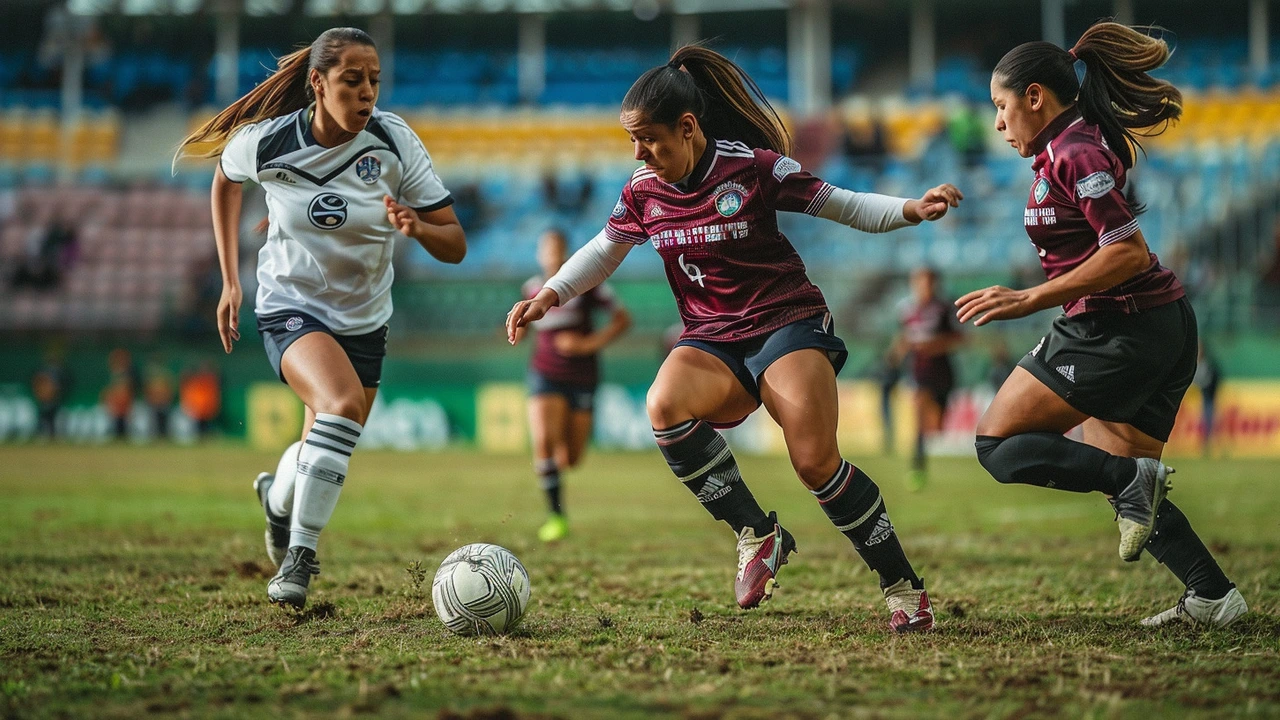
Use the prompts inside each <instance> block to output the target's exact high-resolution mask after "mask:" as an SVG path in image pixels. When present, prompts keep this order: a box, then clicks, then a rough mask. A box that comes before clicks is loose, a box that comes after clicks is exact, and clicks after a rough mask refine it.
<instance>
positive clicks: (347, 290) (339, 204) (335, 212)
mask: <svg viewBox="0 0 1280 720" xmlns="http://www.w3.org/2000/svg"><path fill="white" fill-rule="evenodd" d="M379 74H380V66H379V62H378V52H377V49H376V48H375V47H374V44H373V40H372V38H370V37H369V35H368V34H366V33H365V32H364V31H362V30H358V29H355V28H333V29H330V30H326V31H325V32H324V33H322V34H321V35H320V36H319V37H318V38H316V40H315V41H314V42H313V43H311V45H310V46H309V47H306V48H303V49H301V50H297V51H295V52H293V53H291V54H289V55H285V56H283V57H281V58H280V61H279V69H278V70H277V71H276V72H275V73H274V74H273V75H271V77H269V78H267V79H266V80H264V81H263V82H262V83H261V84H259V85H258V86H257V87H255V88H254V89H253V90H252V91H251V92H250V93H249V94H247V95H245V96H244V97H242V98H241V99H239V100H237V101H236V102H235V103H232V104H231V106H229V107H228V108H226V109H225V110H223V111H222V112H221V113H219V114H218V115H217V116H215V117H214V118H213V119H212V120H210V121H209V122H207V123H206V124H204V125H203V126H202V127H200V128H199V129H198V130H196V131H195V132H194V133H192V134H191V135H190V136H188V137H187V139H186V140H184V141H183V143H182V148H181V149H180V150H179V152H180V153H181V152H183V151H185V149H186V148H188V147H192V146H195V147H197V148H199V147H201V146H202V145H204V146H207V145H208V144H210V143H212V144H213V147H212V149H204V150H203V151H202V152H203V153H204V154H206V155H209V156H217V157H218V158H219V162H218V168H217V171H216V172H215V174H214V180H213V224H214V234H215V237H216V240H217V246H218V257H219V260H220V263H221V268H222V277H223V289H222V299H221V300H220V301H219V303H218V331H219V334H220V335H221V338H222V346H223V349H224V350H225V351H226V352H228V353H230V352H231V348H232V343H233V342H235V341H237V340H239V339H240V330H239V317H240V303H241V295H242V293H241V289H240V274H239V268H238V263H239V227H240V209H241V187H240V185H241V183H243V182H245V181H246V180H253V181H255V182H257V183H259V184H261V185H262V187H263V190H265V192H266V196H267V205H268V208H269V213H268V217H269V229H268V233H267V243H266V245H264V246H263V249H262V251H261V252H260V253H259V256H258V283H259V285H258V297H257V302H256V305H255V312H256V313H257V317H258V332H259V333H260V334H261V336H262V339H263V342H264V344H265V345H266V350H267V357H268V359H269V360H270V362H271V365H272V369H273V370H275V372H276V375H277V377H279V378H280V380H281V381H282V382H284V383H286V384H287V385H288V386H289V387H290V388H291V389H292V390H293V391H294V392H295V393H297V395H298V398H299V399H301V400H302V402H303V404H304V405H305V406H306V408H307V415H306V422H305V425H304V430H303V439H302V441H300V442H299V443H297V444H295V445H294V446H292V447H290V448H289V449H288V450H287V451H285V454H284V457H283V458H282V459H281V463H280V470H281V471H280V472H278V473H277V474H276V475H275V476H272V475H269V474H266V473H264V474H262V475H260V476H259V477H258V479H257V480H256V481H255V482H254V487H255V489H256V490H257V492H258V499H259V501H260V502H261V504H262V507H263V510H264V512H265V514H266V519H267V533H266V540H267V552H268V554H269V555H270V557H271V560H272V562H275V563H279V571H278V572H277V573H276V575H275V577H274V578H272V579H271V582H270V583H269V584H268V586H267V595H268V597H269V598H270V600H271V601H272V602H274V603H279V604H289V605H292V606H293V607H295V608H301V607H302V606H303V605H305V604H306V600H307V587H308V585H309V583H310V580H311V576H312V575H315V574H318V573H319V572H320V566H319V563H318V562H317V561H316V545H317V543H318V541H319V537H320V532H321V530H323V529H324V527H325V526H326V525H327V524H328V522H329V518H330V517H331V516H332V515H333V510H334V508H335V507H336V506H337V503H338V496H339V494H340V493H341V491H342V485H343V483H344V481H345V479H346V476H347V469H348V465H349V463H350V459H351V453H352V452H353V451H354V450H355V447H356V443H357V441H359V439H360V433H361V431H362V430H363V424H364V422H365V419H366V418H367V417H368V414H369V408H370V407H371V406H372V404H373V399H374V397H375V395H376V394H377V392H378V384H379V382H380V381H381V377H382V360H383V358H384V357H385V355H386V347H387V321H388V320H389V319H390V318H391V292H390V291H391V280H392V275H393V273H392V268H391V255H392V252H391V247H390V246H392V245H393V243H394V242H395V239H396V237H397V231H398V232H399V233H401V234H404V235H407V236H409V237H411V238H413V239H414V240H417V241H418V242H419V243H420V244H421V245H422V246H423V248H425V249H426V250H427V252H429V253H431V255H432V256H434V257H435V258H436V259H438V260H441V261H443V262H450V263H457V262H461V261H462V258H463V256H464V255H465V254H466V248H467V246H466V237H465V235H464V234H463V231H462V227H461V225H459V224H458V221H457V217H456V216H455V215H454V212H453V209H452V208H451V207H450V206H451V205H452V204H453V198H452V197H451V196H450V195H449V192H448V191H447V190H446V189H445V188H444V186H443V185H442V184H441V182H440V179H439V178H438V177H437V176H436V174H435V171H434V170H433V169H432V167H431V159H430V158H429V157H428V156H427V152H426V149H425V148H424V147H423V146H422V141H421V140H419V139H418V137H417V136H416V135H415V134H414V133H413V131H412V130H410V129H409V127H408V126H407V125H405V123H404V121H403V120H401V119H400V118H399V117H398V116H396V115H393V114H391V113H385V112H382V111H380V110H378V109H376V108H375V106H374V103H375V101H376V100H377V98H378V81H379Z"/></svg>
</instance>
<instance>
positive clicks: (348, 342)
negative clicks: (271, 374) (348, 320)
mask: <svg viewBox="0 0 1280 720" xmlns="http://www.w3.org/2000/svg"><path fill="white" fill-rule="evenodd" d="M313 332H322V333H325V334H326V335H329V336H331V337H332V338H333V339H334V340H337V341H338V345H339V346H341V347H342V349H343V351H345V352H346V353H347V358H348V359H349V360H351V366H352V367H354V368H355V369H356V376H357V377H359V378H360V385H362V386H363V387H367V388H376V387H378V385H379V384H380V383H381V382H382V360H383V358H385V357H386V356H387V326H386V325H383V326H382V327H380V328H378V329H377V330H374V331H373V332H371V333H365V334H364V335H338V334H336V333H334V332H333V331H332V330H330V329H329V327H328V326H327V325H325V324H324V323H322V322H320V321H319V320H317V319H315V318H314V317H312V316H310V315H308V314H306V313H304V312H297V311H291V312H283V313H273V314H271V315H259V316H258V334H259V335H261V336H262V344H263V345H265V346H266V348H267V360H269V361H270V362H271V369H272V370H275V371H276V377H278V378H280V382H283V383H286V384H287V381H286V380H285V379H284V372H283V371H282V370H281V369H280V359H281V358H283V357H284V351H285V350H288V349H289V346H290V345H292V344H293V343H294V342H295V341H296V340H297V339H298V338H300V337H302V336H303V335H306V334H307V333H313Z"/></svg>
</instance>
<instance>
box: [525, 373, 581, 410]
mask: <svg viewBox="0 0 1280 720" xmlns="http://www.w3.org/2000/svg"><path fill="white" fill-rule="evenodd" d="M529 394H530V395H560V396H562V397H563V398H564V399H565V400H567V401H569V409H570V410H573V411H575V412H577V411H581V412H591V411H592V410H594V409H595V404H596V386H595V385H579V384H577V383H571V382H565V381H563V380H552V379H550V378H548V377H547V376H546V375H543V374H542V373H540V372H538V371H537V370H530V371H529Z"/></svg>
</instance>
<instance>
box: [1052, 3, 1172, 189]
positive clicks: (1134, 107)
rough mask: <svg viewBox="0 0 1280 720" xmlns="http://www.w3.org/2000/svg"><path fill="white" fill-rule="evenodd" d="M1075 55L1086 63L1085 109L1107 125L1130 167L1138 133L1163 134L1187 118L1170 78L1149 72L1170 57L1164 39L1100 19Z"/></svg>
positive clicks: (1092, 120) (1109, 141)
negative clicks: (1183, 118)
mask: <svg viewBox="0 0 1280 720" xmlns="http://www.w3.org/2000/svg"><path fill="white" fill-rule="evenodd" d="M1074 52H1075V55H1076V57H1078V58H1080V60H1081V61H1082V62H1083V63H1084V66H1085V73H1084V82H1083V83H1081V85H1080V99H1079V105H1080V113H1081V114H1082V115H1083V116H1084V119H1085V120H1086V121H1087V122H1090V123H1094V124H1096V125H1097V126H1098V127H1100V128H1102V134H1103V136H1104V137H1106V139H1107V144H1108V145H1110V146H1111V149H1112V151H1113V152H1115V153H1116V155H1118V156H1119V157H1120V160H1121V162H1123V163H1124V166H1125V167H1133V162H1134V159H1135V158H1134V148H1138V149H1141V148H1142V144H1141V143H1139V142H1138V137H1137V136H1143V137H1151V136H1153V135H1159V134H1160V133H1162V132H1164V131H1165V129H1167V128H1168V127H1169V124H1170V123H1172V122H1173V121H1175V120H1177V119H1178V118H1179V117H1181V116H1182V93H1181V92H1180V91H1179V90H1178V88H1176V87H1174V86H1173V84H1172V83H1170V82H1168V81H1167V80H1158V79H1156V78H1153V77H1151V76H1150V75H1149V74H1148V72H1150V71H1151V70H1155V69H1156V68H1158V67H1160V66H1161V65H1164V64H1165V61H1167V60H1168V59H1169V46H1168V44H1166V43H1165V41H1164V40H1162V39H1158V38H1155V37H1151V36H1150V35H1145V34H1143V33H1141V32H1138V31H1137V30H1135V29H1133V28H1130V27H1125V26H1124V25H1121V24H1119V23H1113V22H1102V23H1098V24H1096V25H1094V26H1092V27H1090V28H1089V29H1088V30H1086V31H1085V32H1084V35H1082V36H1081V37H1080V40H1079V41H1078V42H1076V46H1075V49H1074Z"/></svg>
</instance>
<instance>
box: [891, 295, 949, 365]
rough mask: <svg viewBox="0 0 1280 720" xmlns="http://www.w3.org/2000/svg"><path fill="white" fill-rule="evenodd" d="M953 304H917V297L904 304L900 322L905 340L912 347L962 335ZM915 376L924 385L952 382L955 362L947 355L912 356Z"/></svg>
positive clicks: (940, 302)
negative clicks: (952, 366) (952, 368)
mask: <svg viewBox="0 0 1280 720" xmlns="http://www.w3.org/2000/svg"><path fill="white" fill-rule="evenodd" d="M952 308H953V306H952V305H951V304H950V303H946V302H943V301H942V300H939V299H938V298H936V297H935V298H934V299H932V300H930V301H928V302H923V303H922V302H917V301H916V299H915V298H914V297H911V298H908V299H907V301H906V302H905V303H903V305H902V308H901V312H900V318H901V320H902V336H903V338H904V339H905V340H906V341H907V342H908V343H911V344H912V345H916V344H920V343H927V342H930V341H932V340H939V339H942V338H945V337H949V336H952V335H959V334H960V326H959V324H958V323H957V322H956V315H955V311H954V310H953V309H952ZM911 376H912V377H913V378H915V381H916V382H918V383H922V384H928V383H934V382H942V381H943V380H946V381H950V379H951V376H952V373H951V358H950V355H949V354H947V353H939V354H936V355H926V354H924V353H919V352H916V353H912V355H911Z"/></svg>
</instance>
